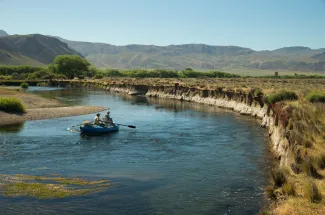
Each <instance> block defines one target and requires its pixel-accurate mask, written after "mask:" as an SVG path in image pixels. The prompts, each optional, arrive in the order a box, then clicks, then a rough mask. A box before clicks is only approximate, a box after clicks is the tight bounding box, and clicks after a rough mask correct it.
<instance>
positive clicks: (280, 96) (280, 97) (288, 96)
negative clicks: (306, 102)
mask: <svg viewBox="0 0 325 215" xmlns="http://www.w3.org/2000/svg"><path fill="white" fill-rule="evenodd" d="M297 99H298V96H297V94H296V93H295V92H292V91H286V90H282V91H280V92H278V93H274V94H271V95H268V97H267V102H268V103H269V104H274V103H276V102H280V101H284V100H297Z"/></svg>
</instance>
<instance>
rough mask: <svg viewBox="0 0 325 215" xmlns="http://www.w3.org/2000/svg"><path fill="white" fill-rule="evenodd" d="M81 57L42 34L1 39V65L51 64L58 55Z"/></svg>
mask: <svg viewBox="0 0 325 215" xmlns="http://www.w3.org/2000/svg"><path fill="white" fill-rule="evenodd" d="M64 54H67V55H80V54H79V53H77V52H76V51H75V50H73V49H71V48H70V47H68V45H67V44H66V43H64V42H61V41H60V40H58V39H56V38H53V37H47V36H43V35H40V34H31V35H12V36H3V37H0V64H3V65H8V64H9V65H22V64H27V65H43V64H50V63H52V61H53V60H54V58H55V57H56V56H57V55H64Z"/></svg>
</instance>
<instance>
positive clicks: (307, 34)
mask: <svg viewBox="0 0 325 215" xmlns="http://www.w3.org/2000/svg"><path fill="white" fill-rule="evenodd" d="M324 26H325V0H91V1H90V0H85V1H82V0H78V1H77V0H29V1H27V0H0V29H3V30H5V31H7V32H8V33H9V34H31V33H41V34H45V35H55V36H61V37H63V38H66V39H70V40H77V41H89V42H104V43H110V44H114V45H126V44H155V45H170V44H186V43H205V44H210V45H237V46H243V47H248V48H252V49H255V50H264V49H276V48H280V47H284V46H297V45H299V46H308V47H311V48H321V47H325V28H324Z"/></svg>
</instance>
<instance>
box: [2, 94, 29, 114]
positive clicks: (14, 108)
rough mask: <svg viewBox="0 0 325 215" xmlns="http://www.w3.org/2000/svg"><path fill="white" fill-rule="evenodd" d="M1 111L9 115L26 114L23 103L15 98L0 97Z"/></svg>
mask: <svg viewBox="0 0 325 215" xmlns="http://www.w3.org/2000/svg"><path fill="white" fill-rule="evenodd" d="M0 111H4V112H7V113H25V111H26V108H25V106H24V105H23V103H22V102H21V101H20V100H19V99H17V98H15V97H8V98H7V97H0Z"/></svg>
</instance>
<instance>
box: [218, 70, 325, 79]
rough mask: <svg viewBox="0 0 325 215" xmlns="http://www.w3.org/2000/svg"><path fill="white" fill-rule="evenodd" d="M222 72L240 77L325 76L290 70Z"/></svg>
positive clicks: (324, 74)
mask: <svg viewBox="0 0 325 215" xmlns="http://www.w3.org/2000/svg"><path fill="white" fill-rule="evenodd" d="M220 71H222V72H228V73H232V74H236V75H241V76H257V77H259V76H271V75H274V73H275V72H278V73H279V75H295V74H298V75H321V76H325V72H303V71H290V70H261V69H246V68H244V69H229V70H220Z"/></svg>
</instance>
